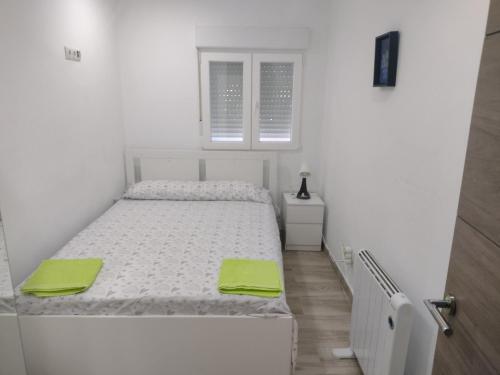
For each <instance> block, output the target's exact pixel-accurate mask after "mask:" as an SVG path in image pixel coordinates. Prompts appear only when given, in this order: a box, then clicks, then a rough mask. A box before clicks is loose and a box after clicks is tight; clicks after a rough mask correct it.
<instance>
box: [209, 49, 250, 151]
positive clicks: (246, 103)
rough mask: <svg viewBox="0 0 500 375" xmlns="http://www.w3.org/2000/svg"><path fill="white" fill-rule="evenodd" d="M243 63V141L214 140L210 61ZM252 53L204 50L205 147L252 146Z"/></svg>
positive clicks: (216, 148)
mask: <svg viewBox="0 0 500 375" xmlns="http://www.w3.org/2000/svg"><path fill="white" fill-rule="evenodd" d="M211 61H214V62H241V63H243V88H242V92H243V124H242V125H243V142H228V141H226V142H217V141H212V131H211V124H210V119H211V118H212V117H211V114H210V62H211ZM251 66H252V55H251V54H249V53H219V52H213V53H210V52H203V53H202V54H201V63H200V73H201V76H200V80H201V107H202V113H203V136H202V137H203V148H205V149H215V150H249V149H250V146H251V134H252V132H251V126H252V123H251V118H252V117H251V113H250V111H251V103H252V71H251Z"/></svg>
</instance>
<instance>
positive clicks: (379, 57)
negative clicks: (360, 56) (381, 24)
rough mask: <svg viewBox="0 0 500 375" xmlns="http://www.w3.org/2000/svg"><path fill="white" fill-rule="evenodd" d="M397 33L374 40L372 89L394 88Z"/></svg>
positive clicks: (397, 45)
mask: <svg viewBox="0 0 500 375" xmlns="http://www.w3.org/2000/svg"><path fill="white" fill-rule="evenodd" d="M398 50H399V31H390V32H388V33H386V34H383V35H380V36H378V37H377V38H375V66H374V72H373V87H394V86H396V72H397V69H398Z"/></svg>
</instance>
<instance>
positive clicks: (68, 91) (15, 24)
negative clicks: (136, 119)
mask: <svg viewBox="0 0 500 375" xmlns="http://www.w3.org/2000/svg"><path fill="white" fill-rule="evenodd" d="M113 19H114V16H113V13H112V3H111V2H109V1H106V0H50V1H37V0H4V1H2V2H1V3H0V46H1V55H2V57H1V59H0V103H2V109H1V111H0V203H1V205H2V216H3V219H4V222H5V229H6V235H7V246H8V250H9V256H10V261H11V267H12V274H13V279H14V282H15V283H19V282H20V281H21V280H22V279H23V278H24V277H26V276H27V274H28V273H29V272H30V271H32V270H33V269H34V267H36V265H37V264H38V263H39V262H40V261H41V260H42V259H43V258H46V257H49V256H50V255H52V254H53V253H54V252H55V251H56V250H58V248H60V246H62V245H63V244H64V243H65V242H67V241H68V240H69V239H70V238H71V237H72V236H73V235H74V234H75V233H77V232H78V231H79V230H81V229H82V228H83V227H84V226H85V225H86V224H88V223H89V222H90V221H91V220H92V219H94V218H95V217H96V216H98V215H99V214H100V213H101V212H103V210H104V209H106V208H107V207H108V206H109V205H110V204H111V202H112V198H113V197H116V196H117V195H119V194H120V193H121V192H122V190H123V187H124V167H123V144H124V135H123V128H122V125H121V119H120V116H121V109H120V93H119V90H118V87H119V79H118V73H117V66H116V53H115V50H114V41H113V38H114V29H113ZM64 46H70V47H74V48H79V49H81V50H82V61H81V62H80V63H75V62H70V61H66V60H65V59H64Z"/></svg>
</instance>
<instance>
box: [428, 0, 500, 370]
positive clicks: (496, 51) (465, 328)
mask: <svg viewBox="0 0 500 375" xmlns="http://www.w3.org/2000/svg"><path fill="white" fill-rule="evenodd" d="M446 293H448V294H451V295H453V296H455V298H456V301H457V305H456V307H457V310H456V314H455V315H454V316H448V317H447V320H448V322H449V324H450V326H451V327H452V329H453V333H452V334H451V335H450V336H445V335H443V334H440V335H439V337H438V341H437V347H436V353H435V358H434V369H433V374H434V375H438V374H439V375H441V374H443V375H444V374H446V375H451V374H453V375H460V374H467V375H488V374H500V0H492V3H491V8H490V16H489V20H488V27H487V35H486V38H485V42H484V48H483V55H482V59H481V68H480V73H479V79H478V86H477V90H476V98H475V102H474V111H473V116H472V124H471V130H470V135H469V145H468V149H467V158H466V162H465V170H464V176H463V182H462V191H461V195H460V203H459V209H458V217H457V221H456V226H455V236H454V240H453V247H452V252H451V258H450V265H449V269H448V279H447V282H446Z"/></svg>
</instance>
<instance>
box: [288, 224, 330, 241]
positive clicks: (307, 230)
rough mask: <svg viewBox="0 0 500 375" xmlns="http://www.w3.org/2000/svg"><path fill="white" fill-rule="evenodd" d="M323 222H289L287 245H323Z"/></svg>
mask: <svg viewBox="0 0 500 375" xmlns="http://www.w3.org/2000/svg"><path fill="white" fill-rule="evenodd" d="M322 231H323V224H287V225H286V244H287V245H321V238H322Z"/></svg>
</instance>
